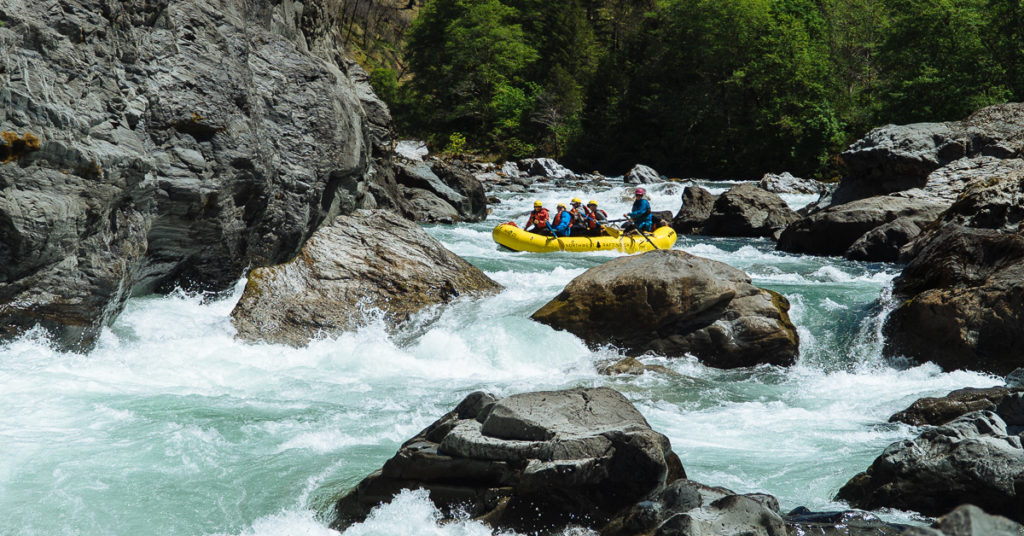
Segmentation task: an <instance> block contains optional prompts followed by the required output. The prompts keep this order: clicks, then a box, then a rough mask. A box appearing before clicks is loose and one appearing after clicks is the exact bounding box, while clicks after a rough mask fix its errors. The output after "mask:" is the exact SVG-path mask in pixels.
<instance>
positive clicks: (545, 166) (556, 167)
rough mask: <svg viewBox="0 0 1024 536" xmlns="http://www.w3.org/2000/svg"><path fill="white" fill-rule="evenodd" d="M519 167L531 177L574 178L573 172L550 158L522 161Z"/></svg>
mask: <svg viewBox="0 0 1024 536" xmlns="http://www.w3.org/2000/svg"><path fill="white" fill-rule="evenodd" d="M519 165H520V169H521V170H523V171H525V172H526V174H527V175H529V176H535V177H547V178H549V179H567V178H572V177H573V172H572V170H570V169H569V168H567V167H565V166H563V165H561V164H559V163H558V162H555V161H554V160H552V159H550V158H534V159H526V160H521V161H520V162H519ZM524 167H525V169H524Z"/></svg>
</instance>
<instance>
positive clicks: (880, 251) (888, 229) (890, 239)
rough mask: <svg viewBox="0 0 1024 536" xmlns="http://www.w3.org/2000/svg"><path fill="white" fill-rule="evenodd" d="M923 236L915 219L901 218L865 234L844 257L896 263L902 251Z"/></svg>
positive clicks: (855, 259) (847, 249)
mask: <svg viewBox="0 0 1024 536" xmlns="http://www.w3.org/2000/svg"><path fill="white" fill-rule="evenodd" d="M919 234H921V226H920V225H918V222H917V221H914V218H910V217H906V216H904V217H900V218H896V219H895V220H892V221H891V222H889V223H883V224H882V225H879V226H878V227H875V228H874V229H872V230H870V231H868V232H866V233H864V234H863V235H861V237H860V238H858V239H857V240H856V241H855V242H854V243H853V244H851V245H850V247H848V248H846V251H845V252H843V256H844V257H846V258H847V259H850V260H854V261H873V262H896V261H898V260H899V258H900V251H901V249H902V248H903V247H904V246H906V245H907V244H909V243H910V242H911V241H912V240H913V239H914V238H917V236H918V235H919Z"/></svg>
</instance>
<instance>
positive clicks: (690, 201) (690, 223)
mask: <svg viewBox="0 0 1024 536" xmlns="http://www.w3.org/2000/svg"><path fill="white" fill-rule="evenodd" d="M717 199H718V196H716V195H714V194H712V193H711V192H709V191H707V190H705V189H704V188H701V187H700V186H687V187H686V189H684V190H683V206H681V207H679V212H678V213H676V215H675V217H674V218H672V228H673V229H675V231H676V232H677V233H679V234H700V233H701V229H703V228H704V222H705V221H707V219H708V216H710V215H711V209H712V208H714V206H715V201H716V200H717Z"/></svg>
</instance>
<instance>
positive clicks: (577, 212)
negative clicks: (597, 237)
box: [569, 197, 590, 236]
mask: <svg viewBox="0 0 1024 536" xmlns="http://www.w3.org/2000/svg"><path fill="white" fill-rule="evenodd" d="M570 204H571V205H572V208H571V209H569V214H572V226H571V227H570V228H569V232H570V234H571V235H572V236H587V235H589V234H590V226H589V225H587V217H588V216H589V214H588V213H587V209H586V208H584V207H583V206H582V205H583V200H582V199H580V198H578V197H574V198H572V202H571V203H570Z"/></svg>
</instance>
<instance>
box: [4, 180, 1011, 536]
mask: <svg viewBox="0 0 1024 536" xmlns="http://www.w3.org/2000/svg"><path fill="white" fill-rule="evenodd" d="M646 186H647V187H648V191H649V192H650V196H651V198H652V204H653V205H654V209H655V210H671V211H673V212H675V211H677V210H678V209H679V205H680V195H681V193H682V189H683V187H684V184H681V183H662V184H654V185H646ZM705 186H707V187H709V189H711V190H712V191H713V192H714V193H719V192H721V191H724V190H725V189H726V188H728V187H729V186H731V184H726V183H705ZM627 190H628V188H627V187H626V186H624V185H622V184H621V183H618V184H613V185H612V186H611V187H607V188H601V189H599V190H598V189H595V190H591V191H587V190H586V189H577V190H572V189H565V188H559V187H554V186H552V187H546V189H545V190H543V191H542V192H541V193H531V194H499V198H500V201H501V202H500V203H499V204H495V205H493V207H492V208H493V213H492V214H491V216H490V217H489V218H488V219H487V221H485V222H482V223H479V224H462V225H456V226H430V227H429V228H428V231H429V232H430V233H431V234H432V235H433V236H435V237H436V238H438V239H439V240H440V241H441V242H442V243H444V244H445V245H446V246H447V247H448V248H449V249H451V250H453V251H454V252H456V253H457V254H459V255H461V256H463V257H465V258H466V259H467V260H469V261H470V262H472V263H474V264H475V265H477V266H478V267H480V268H481V269H483V270H484V271H485V272H486V273H487V274H488V275H489V276H491V277H492V278H493V279H495V280H496V281H498V282H499V283H501V284H502V285H504V287H505V290H503V291H502V292H501V293H500V294H498V295H496V296H493V297H489V298H484V299H480V300H470V301H460V302H457V303H455V304H454V305H452V306H450V307H446V308H444V309H440V310H432V311H427V312H425V313H424V314H422V315H420V316H419V317H417V318H416V319H414V321H412V322H410V323H409V324H408V325H407V326H404V327H403V328H402V329H401V330H399V331H398V332H397V333H394V332H392V331H391V330H389V329H388V326H387V325H386V324H385V322H384V321H383V320H382V319H381V318H380V316H379V314H377V313H376V312H374V311H367V312H366V313H365V317H366V318H365V320H366V322H365V327H363V328H361V329H360V330H358V331H357V332H353V333H346V334H343V335H340V336H338V337H335V338H327V339H322V340H317V341H314V342H312V343H311V344H309V345H308V346H307V347H305V348H291V347H287V346H281V345H270V344H245V343H241V342H238V341H235V340H234V338H233V335H234V329H233V328H232V326H231V322H230V317H229V314H230V311H231V309H232V308H233V306H234V303H235V302H236V301H237V300H238V298H239V296H240V295H241V291H242V288H243V286H244V281H240V282H239V284H238V286H237V287H236V288H235V290H234V292H232V293H230V294H229V295H226V296H197V295H187V294H185V293H181V292H179V293H175V294H172V295H169V296H149V297H140V298H133V299H132V300H131V301H130V302H129V304H128V307H127V309H126V310H125V312H124V314H122V315H121V317H120V318H119V319H118V320H117V322H116V323H115V324H114V325H113V326H112V327H111V328H109V329H106V330H104V333H103V335H102V336H101V338H100V341H99V345H98V347H97V348H96V349H95V350H94V351H92V352H90V353H89V354H88V355H78V354H71V353H62V352H58V351H55V350H54V349H53V348H52V347H51V346H50V345H49V344H48V342H47V340H46V338H45V336H44V334H42V333H39V332H32V333H29V334H27V335H25V336H23V337H21V338H20V339H18V340H15V341H13V342H10V343H7V344H4V345H3V346H0V453H2V454H3V455H2V456H0V512H4V519H3V521H2V522H0V534H12V535H14V534H17V535H35V534H39V535H43V534H46V535H54V534H69V535H70V534H74V535H93V534H111V535H134V534H138V533H154V534H189V535H196V534H203V535H212V534H224V535H282V534H312V535H319V534H324V535H326V534H336V532H334V531H331V530H330V529H328V528H327V523H328V522H329V514H328V512H329V504H330V501H331V499H332V498H333V497H335V496H336V495H337V494H339V493H341V492H343V491H345V490H347V489H348V488H350V487H351V486H353V485H354V484H355V483H357V482H358V481H359V480H360V479H362V478H363V477H364V476H366V475H367V474H368V473H370V472H372V471H373V470H375V469H377V468H379V467H380V466H381V464H382V463H383V462H384V461H385V460H386V459H387V458H389V457H390V456H392V455H393V454H394V453H395V451H396V450H397V448H398V446H399V445H400V444H401V443H402V442H403V441H404V440H406V439H408V438H409V437H411V436H413V435H414V434H416V433H417V432H418V431H419V430H421V429H422V428H424V427H425V426H427V425H428V424H430V423H431V422H432V421H434V420H435V419H437V418H438V417H440V416H441V415H443V414H444V413H446V412H447V411H449V410H450V409H451V408H452V407H453V406H454V405H455V404H457V403H458V402H459V401H460V400H461V399H462V398H463V397H464V396H465V395H466V394H468V393H470V392H472V391H475V390H478V389H483V390H487V391H490V392H492V393H494V394H496V395H499V396H500V395H508V394H513V393H518V392H524V391H532V390H541V389H561V388H567V387H575V386H600V385H607V386H611V387H614V388H616V389H618V390H620V391H622V392H623V393H624V394H625V395H626V396H627V397H628V398H629V399H630V400H632V401H633V402H634V403H635V404H636V405H637V407H638V408H639V409H640V411H641V412H642V413H643V414H644V415H645V417H646V418H647V419H648V421H650V423H651V426H652V427H653V428H654V429H656V430H658V431H660V432H662V433H664V434H666V435H667V436H668V437H669V438H670V440H671V441H672V445H673V448H674V450H675V451H676V452H677V453H678V454H679V456H680V458H681V459H682V461H683V464H684V466H685V468H686V471H687V474H688V475H689V477H690V478H692V479H694V480H698V481H701V482H704V483H707V484H712V485H719V486H725V487H728V488H731V489H733V490H734V491H737V492H754V491H760V492H766V493H770V494H772V495H775V496H776V497H778V498H779V501H780V502H781V504H782V507H783V509H784V510H788V509H792V508H795V507H797V506H807V507H809V508H811V509H816V510H821V509H842V508H844V507H845V505H844V504H841V503H835V502H833V501H831V497H832V496H833V495H834V494H835V492H836V491H837V490H838V488H839V487H840V486H841V485H842V484H844V483H845V482H846V481H847V480H848V479H849V478H850V477H852V476H853V475H854V474H856V473H857V472H860V471H862V470H864V469H865V468H866V467H867V466H868V465H869V464H870V463H871V461H872V460H873V459H874V458H875V457H876V456H878V454H880V453H881V451H882V450H883V449H884V448H885V447H886V446H887V445H889V444H890V443H891V442H893V441H897V440H900V439H904V438H908V437H912V436H913V435H914V433H915V429H914V428H912V427H908V426H905V425H896V424H888V423H887V422H886V420H887V419H888V416H889V415H890V414H892V413H893V412H895V411H897V410H900V409H903V408H904V407H906V406H907V405H909V404H910V403H911V402H913V401H914V400H915V399H917V398H919V397H921V396H932V395H940V394H944V393H945V392H948V391H950V390H952V389H956V388H960V387H965V386H975V387H984V386H991V385H997V384H1000V383H1001V380H1000V379H998V378H994V377H991V376H986V375H983V374H977V373H970V372H953V373H944V372H941V371H940V370H939V369H938V368H937V367H935V366H934V365H931V364H924V365H914V364H910V363H902V362H890V361H888V360H886V359H883V358H882V357H881V341H880V335H879V330H880V326H881V322H882V320H883V319H884V315H885V314H887V311H888V310H889V309H890V308H891V303H889V299H888V294H887V292H888V288H889V287H890V285H891V281H892V279H893V278H894V277H895V276H896V275H898V273H899V267H897V266H894V265H888V264H879V263H859V262H851V261H845V260H842V259H838V258H817V257H809V256H802V255H792V254H786V253H780V252H776V251H774V247H773V244H772V243H771V242H769V241H767V240H740V239H722V238H708V237H680V240H679V242H678V243H677V244H676V246H675V247H676V248H677V249H683V250H686V251H688V252H690V253H693V254H696V255H701V256H704V257H709V258H712V259H716V260H720V261H723V262H726V263H729V264H731V265H733V266H735V267H737V268H740V269H742V270H744V271H746V272H747V273H748V274H750V275H751V277H752V278H753V280H754V283H755V284H757V285H759V286H762V287H765V288H770V289H772V290H776V291H779V292H781V293H782V294H784V295H785V296H786V297H787V298H788V299H789V300H790V302H791V303H792V309H791V311H790V313H791V317H792V320H793V322H794V323H795V324H796V325H797V326H798V328H799V333H800V337H801V347H800V350H801V357H800V360H799V362H798V363H797V365H795V366H793V367H790V368H778V367H768V366H763V367H755V368H751V369H738V370H716V369H710V368H707V367H704V366H702V365H701V364H700V363H699V362H697V361H695V360H692V359H674V360H667V359H661V358H656V357H649V358H646V360H647V361H648V362H652V363H658V364H662V365H665V366H667V367H669V368H671V369H672V370H674V371H676V372H679V373H680V376H678V377H676V376H665V375H660V374H645V375H642V376H623V377H606V376H600V375H598V374H597V373H596V371H595V366H594V364H595V362H598V361H603V360H608V359H615V358H618V357H621V354H620V353H619V352H618V351H617V350H615V349H614V348H601V349H597V350H592V349H589V348H588V347H587V346H586V345H584V344H583V343H582V342H581V341H580V340H579V339H577V338H576V337H574V336H573V335H570V334H568V333H565V332H558V331H555V330H552V329H551V328H549V327H546V326H543V325H540V324H538V323H535V322H533V321H531V320H529V315H530V314H532V313H533V312H534V311H535V310H537V309H538V308H539V307H540V306H542V305H543V304H544V303H546V302H547V301H548V300H550V299H551V298H552V297H554V296H555V295H556V294H558V292H560V291H561V289H562V288H563V287H564V286H565V285H566V284H567V283H568V282H569V281H570V280H571V279H572V278H573V277H575V276H577V275H579V274H581V273H583V272H584V271H585V270H586V269H587V268H590V267H592V266H596V265H598V264H600V263H602V262H605V261H607V260H608V259H610V258H613V257H614V256H616V255H617V254H616V253H607V252H606V253H591V254H562V253H557V254H545V255H539V254H528V253H515V252H510V251H507V250H501V249H499V248H498V246H496V245H495V244H494V243H493V242H492V241H491V239H490V230H491V228H492V227H493V226H494V225H496V224H497V223H501V222H504V221H509V220H513V221H517V222H518V223H519V224H520V225H522V224H523V223H524V222H525V219H526V217H525V216H526V213H527V211H528V210H529V208H530V206H531V205H532V202H533V200H534V199H538V198H539V199H541V200H543V201H544V202H545V203H546V205H548V206H553V205H554V204H555V203H556V202H559V201H564V202H567V201H568V200H569V199H570V198H571V197H575V196H580V197H584V198H585V200H589V199H596V200H597V201H598V202H599V203H600V205H601V206H602V207H603V208H605V209H607V210H608V212H609V213H610V214H611V215H612V217H616V216H617V215H618V214H621V213H622V212H625V211H626V209H627V208H628V204H629V202H630V198H631V196H630V195H629V193H628V191H627ZM784 197H785V199H786V200H787V202H788V203H790V204H791V206H793V207H795V208H796V207H800V206H803V205H805V204H807V203H809V202H811V201H813V200H814V199H813V197H811V196H784ZM437 515H438V514H437V512H436V511H435V510H434V509H433V508H432V507H431V506H430V503H429V501H428V500H427V499H426V497H425V495H424V494H423V492H417V491H409V492H406V493H403V494H402V495H401V496H399V497H397V498H396V499H395V500H394V501H393V502H392V503H391V504H389V505H385V506H383V507H381V508H380V509H379V510H377V511H376V512H375V513H374V514H373V515H372V516H371V517H370V518H369V519H368V520H367V521H366V522H365V523H362V524H359V525H355V526H353V527H351V528H350V529H349V530H348V531H346V534H348V535H371V534H374V535H378V534H379V535H385V534H388V535H391V534H438V535H484V534H490V530H489V529H487V528H486V527H484V526H483V525H480V524H479V523H474V522H471V521H463V522H458V523H451V524H445V525H440V524H439V523H438V520H437ZM885 515H886V516H887V517H888V518H892V519H898V520H910V519H912V516H910V515H909V514H907V513H902V512H887V513H885Z"/></svg>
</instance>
